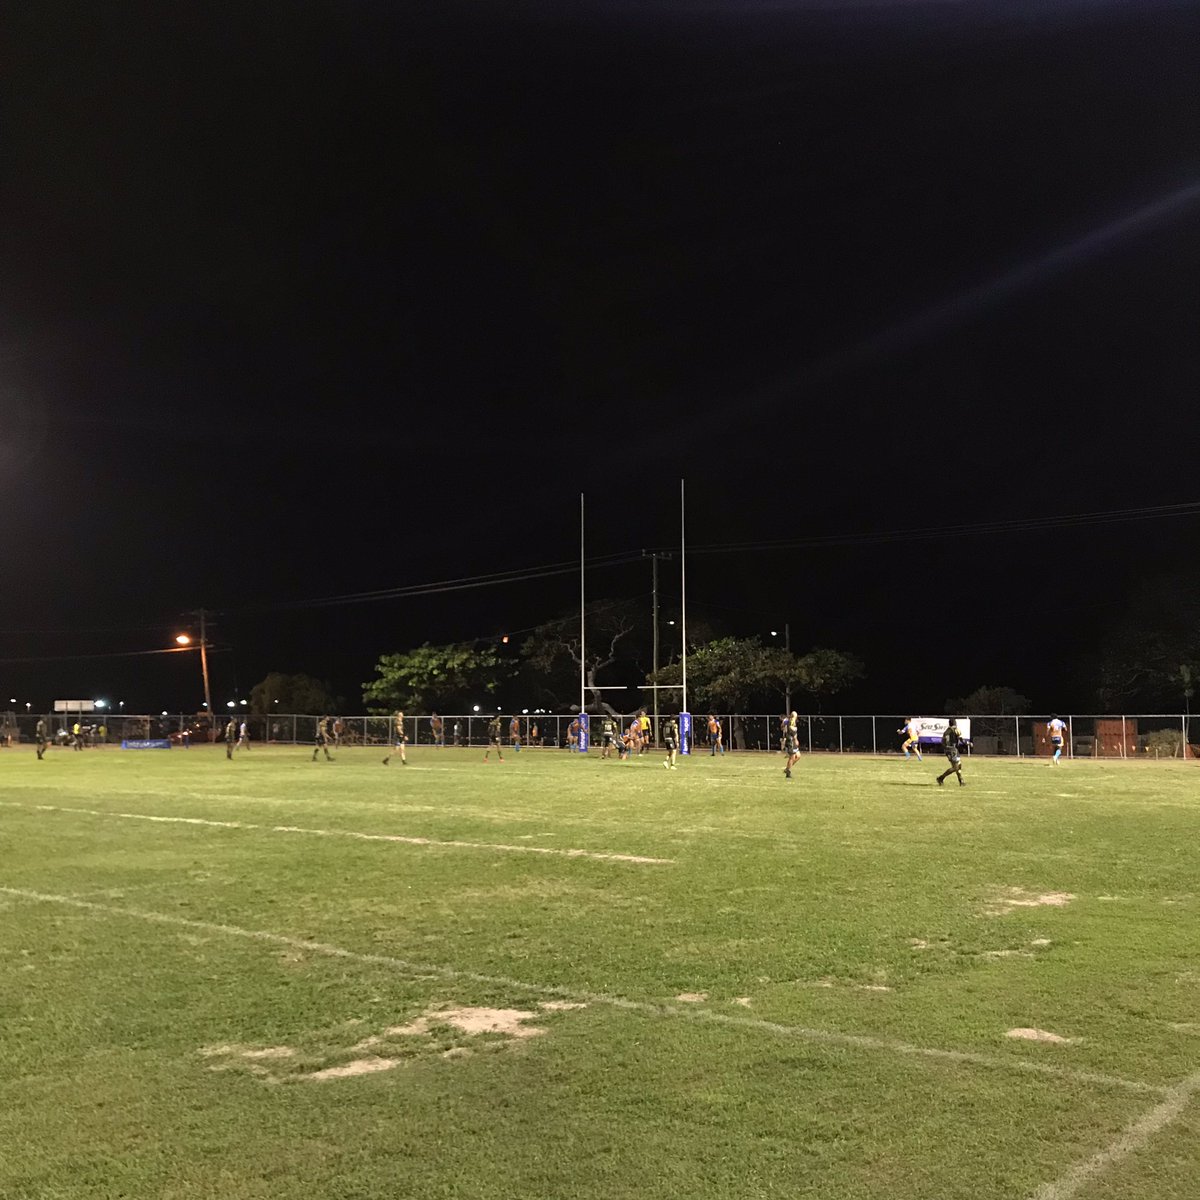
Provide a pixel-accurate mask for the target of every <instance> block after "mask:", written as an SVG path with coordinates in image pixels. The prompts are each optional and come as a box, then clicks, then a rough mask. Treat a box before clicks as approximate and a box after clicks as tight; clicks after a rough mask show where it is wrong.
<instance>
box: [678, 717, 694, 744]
mask: <svg viewBox="0 0 1200 1200" xmlns="http://www.w3.org/2000/svg"><path fill="white" fill-rule="evenodd" d="M691 752H692V714H691V713H680V714H679V753H680V754H691Z"/></svg>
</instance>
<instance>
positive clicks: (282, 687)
mask: <svg viewBox="0 0 1200 1200" xmlns="http://www.w3.org/2000/svg"><path fill="white" fill-rule="evenodd" d="M337 708H338V703H337V700H336V698H335V697H334V695H333V693H332V691H331V690H330V687H329V684H327V683H322V682H321V680H319V679H314V678H313V677H312V676H311V675H285V674H283V673H282V672H281V671H272V672H271V673H270V674H269V675H268V676H267V677H266V679H264V680H262V681H261V682H260V683H256V684H255V685H254V686H253V687H252V688H251V689H250V711H251V712H252V713H259V714H266V713H272V712H277V713H281V712H282V713H329V712H334V711H336V709H337Z"/></svg>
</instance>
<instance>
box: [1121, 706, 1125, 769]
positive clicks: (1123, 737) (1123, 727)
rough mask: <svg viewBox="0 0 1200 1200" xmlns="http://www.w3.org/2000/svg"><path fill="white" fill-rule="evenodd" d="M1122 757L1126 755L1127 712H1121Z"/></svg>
mask: <svg viewBox="0 0 1200 1200" xmlns="http://www.w3.org/2000/svg"><path fill="white" fill-rule="evenodd" d="M1121 757H1122V758H1124V757H1125V714H1124V713H1122V714H1121Z"/></svg>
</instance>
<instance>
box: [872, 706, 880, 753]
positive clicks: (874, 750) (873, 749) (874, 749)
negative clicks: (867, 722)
mask: <svg viewBox="0 0 1200 1200" xmlns="http://www.w3.org/2000/svg"><path fill="white" fill-rule="evenodd" d="M871 753H872V754H878V753H879V750H878V748H877V747H876V744H875V717H874V715H872V717H871Z"/></svg>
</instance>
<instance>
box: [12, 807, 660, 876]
mask: <svg viewBox="0 0 1200 1200" xmlns="http://www.w3.org/2000/svg"><path fill="white" fill-rule="evenodd" d="M3 803H4V806H5V807H6V808H24V809H33V810H36V811H38V812H61V813H75V814H77V815H80V816H85V817H119V818H121V819H122V820H125V821H159V822H162V823H165V824H177V825H207V826H211V827H212V828H214V829H265V830H266V831H267V832H268V833H307V834H309V835H310V836H312V837H345V838H358V839H359V840H360V841H363V842H403V843H404V844H405V845H406V846H449V847H453V848H454V849H456V850H503V851H505V852H506V853H511V854H553V855H557V856H559V857H561V858H594V859H599V860H601V861H605V862H629V863H648V864H650V865H652V866H666V865H670V864H673V863H674V862H675V860H674V859H673V858H647V857H645V856H644V855H641V854H606V853H604V852H602V851H599V850H568V849H561V848H559V847H557V846H507V845H504V844H503V843H493V842H443V841H438V840H437V839H436V838H424V837H402V836H401V835H400V834H398V833H358V832H357V831H356V830H353V829H303V828H301V827H300V826H299V825H255V824H252V823H251V822H249V821H211V820H209V819H208V818H206V817H165V816H154V815H152V814H150V813H126V812H105V811H103V810H102V809H96V808H63V807H61V806H60V805H57V804H16V803H13V802H12V801H4V802H3Z"/></svg>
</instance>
